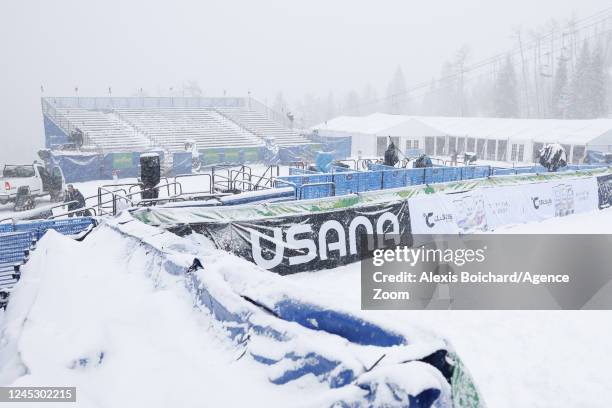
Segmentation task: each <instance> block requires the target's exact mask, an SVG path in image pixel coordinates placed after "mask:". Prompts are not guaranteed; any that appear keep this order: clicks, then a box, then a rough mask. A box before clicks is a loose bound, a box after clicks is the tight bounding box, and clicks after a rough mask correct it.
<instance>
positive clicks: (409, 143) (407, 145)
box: [406, 140, 412, 150]
mask: <svg viewBox="0 0 612 408" xmlns="http://www.w3.org/2000/svg"><path fill="white" fill-rule="evenodd" d="M410 149H412V140H406V150H410Z"/></svg>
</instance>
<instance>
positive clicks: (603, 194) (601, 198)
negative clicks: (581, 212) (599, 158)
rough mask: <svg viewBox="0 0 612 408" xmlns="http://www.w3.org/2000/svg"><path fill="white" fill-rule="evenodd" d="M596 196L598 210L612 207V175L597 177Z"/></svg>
mask: <svg viewBox="0 0 612 408" xmlns="http://www.w3.org/2000/svg"><path fill="white" fill-rule="evenodd" d="M597 196H598V205H599V208H600V209H603V208H607V207H610V206H611V205H612V174H608V175H605V176H599V177H597Z"/></svg>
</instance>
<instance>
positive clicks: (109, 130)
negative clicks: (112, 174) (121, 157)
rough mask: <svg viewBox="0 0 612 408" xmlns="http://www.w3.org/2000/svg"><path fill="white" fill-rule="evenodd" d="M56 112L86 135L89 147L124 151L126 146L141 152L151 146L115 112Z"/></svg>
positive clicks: (147, 140)
mask: <svg viewBox="0 0 612 408" xmlns="http://www.w3.org/2000/svg"><path fill="white" fill-rule="evenodd" d="M57 111H58V112H59V113H60V114H62V115H64V117H65V118H66V119H68V121H70V122H71V123H72V124H73V125H74V127H77V128H79V129H81V130H82V131H83V132H84V133H85V134H86V135H87V140H86V142H87V143H88V144H89V145H90V146H93V147H96V148H101V149H104V150H114V149H124V148H125V147H126V146H129V147H130V150H142V149H148V148H150V147H152V146H153V144H152V141H151V140H150V139H148V138H147V137H145V136H144V135H142V134H141V133H140V132H138V130H137V129H135V128H133V127H132V126H130V125H128V124H126V123H125V122H124V121H122V120H121V118H120V117H119V115H117V113H116V112H104V111H97V110H89V109H78V108H68V109H58V110H57Z"/></svg>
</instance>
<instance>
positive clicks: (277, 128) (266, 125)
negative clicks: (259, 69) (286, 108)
mask: <svg viewBox="0 0 612 408" xmlns="http://www.w3.org/2000/svg"><path fill="white" fill-rule="evenodd" d="M216 110H217V111H218V112H220V113H221V114H223V115H225V116H227V117H228V118H231V119H232V120H234V121H236V122H237V123H240V124H242V125H243V126H244V127H245V128H247V129H249V130H250V131H251V132H253V133H255V134H256V135H257V136H259V137H261V138H266V137H272V138H274V143H276V144H278V145H280V146H294V145H298V144H305V143H310V141H309V140H308V139H306V138H305V137H303V136H301V135H300V134H299V133H297V132H296V131H294V130H292V129H289V128H286V127H283V126H282V125H280V124H279V123H277V122H275V121H273V120H271V119H270V118H268V117H267V116H266V114H265V113H263V112H260V111H258V110H250V109H245V108H234V107H223V108H216Z"/></svg>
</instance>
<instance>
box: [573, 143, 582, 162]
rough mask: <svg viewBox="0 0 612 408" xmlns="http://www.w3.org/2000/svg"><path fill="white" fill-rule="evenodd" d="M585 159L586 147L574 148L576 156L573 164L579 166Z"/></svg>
mask: <svg viewBox="0 0 612 408" xmlns="http://www.w3.org/2000/svg"><path fill="white" fill-rule="evenodd" d="M582 159H584V146H574V155H573V157H572V163H574V164H579V163H580V160H582Z"/></svg>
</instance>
